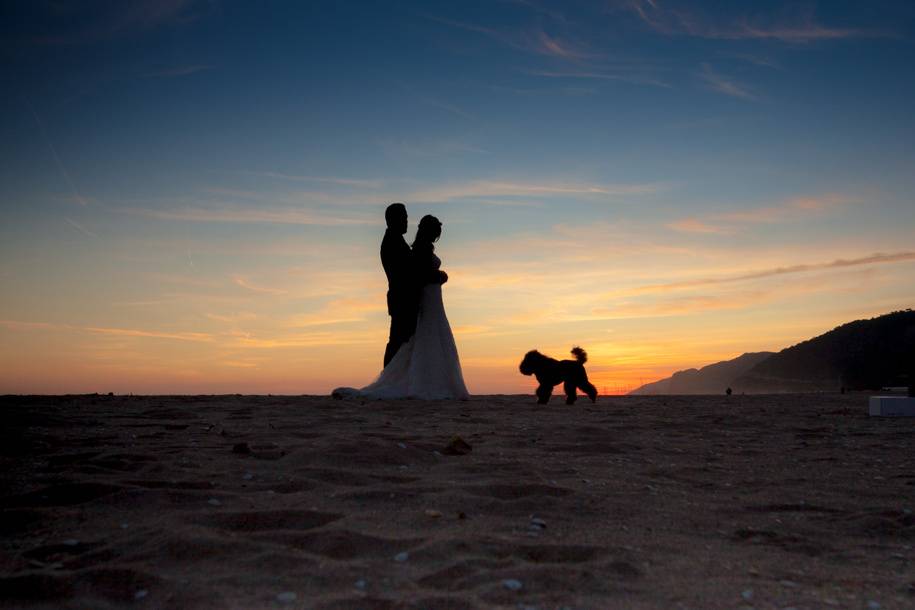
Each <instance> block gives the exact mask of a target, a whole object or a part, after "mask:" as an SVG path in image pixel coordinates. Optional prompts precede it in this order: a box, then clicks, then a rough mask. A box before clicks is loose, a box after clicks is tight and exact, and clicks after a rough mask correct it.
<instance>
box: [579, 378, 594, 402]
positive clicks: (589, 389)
mask: <svg viewBox="0 0 915 610" xmlns="http://www.w3.org/2000/svg"><path fill="white" fill-rule="evenodd" d="M578 387H579V388H581V391H582V392H584V393H585V394H587V395H588V398H590V399H591V402H597V388H595V387H594V385H592V384H591V383H590V382H589V381H588V380H585V381H584V382H583V383H582V384H581V385H580V386H578Z"/></svg>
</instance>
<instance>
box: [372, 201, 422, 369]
mask: <svg viewBox="0 0 915 610" xmlns="http://www.w3.org/2000/svg"><path fill="white" fill-rule="evenodd" d="M384 220H385V222H386V223H387V225H388V230H387V231H385V232H384V239H382V240H381V266H382V267H384V274H385V275H386V276H388V315H389V316H391V332H390V335H389V336H388V346H387V347H386V348H385V350H384V365H385V366H387V365H388V363H389V362H390V361H391V359H392V358H394V354H396V353H397V350H398V349H399V348H400V346H401V345H403V344H404V343H406V342H407V341H409V340H410V337H412V336H413V331H415V330H416V314H417V310H418V309H419V294H418V289H417V286H416V281H415V279H414V277H413V261H412V260H411V259H412V256H411V252H410V246H408V245H407V242H406V241H405V240H404V238H403V236H404V233H406V232H407V208H406V206H404V204H402V203H392V204H391V205H389V206H388V207H387V209H386V210H385V211H384Z"/></svg>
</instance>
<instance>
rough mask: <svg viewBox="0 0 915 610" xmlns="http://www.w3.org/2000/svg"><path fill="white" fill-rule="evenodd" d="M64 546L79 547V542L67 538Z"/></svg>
mask: <svg viewBox="0 0 915 610" xmlns="http://www.w3.org/2000/svg"><path fill="white" fill-rule="evenodd" d="M64 546H79V540H77V539H76V538H67V539H66V540H64Z"/></svg>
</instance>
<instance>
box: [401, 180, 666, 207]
mask: <svg viewBox="0 0 915 610" xmlns="http://www.w3.org/2000/svg"><path fill="white" fill-rule="evenodd" d="M659 188H660V187H659V186H658V185H654V184H587V183H570V182H555V183H549V182H501V181H492V180H477V181H470V182H463V183H454V184H447V185H442V186H436V187H430V188H427V189H423V190H418V191H414V192H412V193H410V197H409V199H410V200H412V201H420V202H441V201H453V200H458V199H476V198H483V199H485V198H493V197H534V198H540V197H556V196H572V197H584V196H601V195H608V196H621V195H642V194H647V193H653V192H656V191H657V190H658V189H659Z"/></svg>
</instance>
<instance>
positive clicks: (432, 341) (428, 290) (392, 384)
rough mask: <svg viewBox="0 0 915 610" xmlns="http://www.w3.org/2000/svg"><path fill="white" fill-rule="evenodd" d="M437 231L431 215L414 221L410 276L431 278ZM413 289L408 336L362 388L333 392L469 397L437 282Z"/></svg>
mask: <svg viewBox="0 0 915 610" xmlns="http://www.w3.org/2000/svg"><path fill="white" fill-rule="evenodd" d="M441 234H442V223H441V222H439V220H438V218H436V217H435V216H430V215H427V216H423V218H422V220H420V221H419V228H418V229H417V230H416V239H414V240H413V249H412V252H411V256H410V258H411V263H412V268H413V269H412V271H413V277H414V278H428V277H433V276H435V275H436V273H435V272H437V271H438V270H439V269H440V268H441V265H442V261H441V259H440V258H439V257H438V256H436V255H435V245H434V244H435V242H436V241H438V239H439V237H440V236H441ZM417 288H418V289H419V290H420V291H421V292H420V294H419V309H418V314H417V316H416V329H415V331H414V333H413V336H412V337H410V339H409V340H408V341H407V342H405V343H403V344H402V345H400V347H399V348H397V352H396V353H395V354H394V355H393V358H391V360H390V362H388V363H387V364H386V365H385V367H384V370H382V371H381V374H380V375H379V376H378V378H377V379H376V380H375V381H374V382H372V383H371V384H369V385H367V386H365V387H364V388H362V389H356V388H337V389H336V390H334V391H333V396H334V397H337V398H343V397H360V398H378V399H390V398H418V399H422V400H444V399H452V400H454V399H456V400H467V399H468V398H469V397H470V394H469V392H468V391H467V386H465V385H464V375H463V373H462V371H461V361H460V359H459V358H458V351H457V345H456V344H455V342H454V334H453V333H452V332H451V325H450V324H449V323H448V317H447V316H446V315H445V305H444V303H443V302H442V284H441V283H440V282H432V283H425V284H423V285H420V286H418V287H417Z"/></svg>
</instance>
